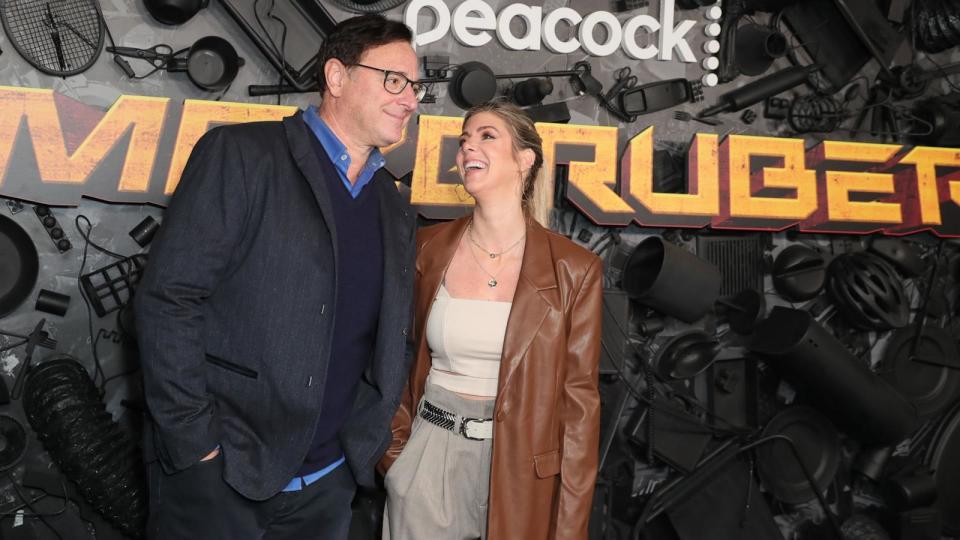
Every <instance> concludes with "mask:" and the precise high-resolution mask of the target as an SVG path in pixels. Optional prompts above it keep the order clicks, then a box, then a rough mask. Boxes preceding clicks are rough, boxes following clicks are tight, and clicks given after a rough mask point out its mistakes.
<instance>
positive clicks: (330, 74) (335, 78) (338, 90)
mask: <svg viewBox="0 0 960 540" xmlns="http://www.w3.org/2000/svg"><path fill="white" fill-rule="evenodd" d="M323 76H324V80H326V82H327V91H328V92H330V95H332V96H333V97H340V96H341V95H343V85H344V83H345V82H346V78H347V66H345V65H343V62H341V61H340V60H337V59H336V58H331V59H329V60H327V61H326V63H325V64H323Z"/></svg>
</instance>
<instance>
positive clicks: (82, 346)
mask: <svg viewBox="0 0 960 540" xmlns="http://www.w3.org/2000/svg"><path fill="white" fill-rule="evenodd" d="M364 11H379V12H383V13H384V14H386V15H387V16H389V17H392V18H396V19H405V20H406V21H407V22H408V24H410V25H411V26H415V27H416V30H417V35H418V44H417V51H418V54H419V55H420V56H421V59H422V61H423V69H424V71H423V73H421V76H422V77H423V78H427V79H431V80H433V81H434V82H433V83H432V84H431V86H430V91H429V95H428V97H427V99H426V100H425V102H424V104H423V105H422V106H421V109H420V114H421V115H430V116H437V117H444V116H445V117H458V116H461V115H462V113H463V109H465V108H467V107H469V106H470V105H471V104H473V103H477V102H482V101H485V100H487V99H491V98H494V97H503V98H506V99H511V100H514V101H515V102H517V103H518V104H520V105H522V106H524V107H527V108H528V110H529V111H530V112H531V114H532V115H534V116H535V118H537V119H538V120H539V121H541V122H544V123H549V124H567V125H569V126H574V125H581V126H608V127H616V128H618V129H617V131H616V133H617V134H616V137H617V145H616V150H615V152H616V153H617V154H618V155H619V154H622V153H623V152H624V150H625V149H626V148H627V146H628V143H629V142H630V141H631V140H632V139H634V138H635V137H636V136H637V135H638V134H640V133H641V132H642V131H643V130H645V129H647V128H649V127H654V128H655V135H654V151H653V159H652V167H653V183H654V189H655V190H656V191H657V192H661V193H687V192H688V191H689V190H691V189H692V187H691V186H692V184H695V183H696V182H694V181H693V180H692V175H691V172H690V171H691V169H688V166H690V163H688V158H687V153H688V150H689V149H690V145H691V141H693V139H694V136H695V135H696V134H698V133H700V134H715V135H717V136H718V137H719V139H718V140H720V141H723V140H726V139H727V138H728V137H730V136H763V137H784V138H795V139H801V140H802V141H803V146H804V148H805V149H807V150H809V149H812V148H815V147H816V146H817V145H818V144H819V143H821V142H822V141H824V140H831V141H858V142H867V143H883V144H887V145H891V146H890V147H891V148H892V147H893V146H894V145H905V148H909V147H911V146H913V145H924V146H931V147H960V77H956V76H954V74H960V49H958V47H957V46H958V44H960V4H957V2H955V1H954V0H923V1H921V0H914V1H912V2H911V1H910V0H720V1H719V2H714V1H710V0H637V1H630V0H548V1H546V2H523V3H517V2H511V1H500V0H471V1H468V2H455V1H452V0H444V1H440V0H406V1H405V0H379V1H370V0H366V1H364V0H330V1H329V2H327V1H319V0H6V1H4V2H0V21H2V24H3V32H2V34H0V49H2V53H0V85H2V86H0V203H2V204H0V370H2V376H0V383H3V384H0V538H2V539H47V538H62V539H68V538H69V539H74V538H75V539H88V538H101V539H103V538H107V539H109V538H122V537H131V538H136V537H139V536H141V534H142V527H143V523H144V519H145V513H146V504H147V501H146V493H145V490H144V486H143V477H142V470H141V466H142V463H141V461H140V456H139V449H138V445H139V440H140V434H139V429H140V417H141V415H142V412H143V405H142V398H141V391H140V384H139V375H138V369H139V360H138V355H137V351H136V344H135V338H134V331H133V328H132V324H131V317H130V312H129V300H130V297H131V295H132V294H134V292H135V289H136V284H137V280H138V278H139V274H140V272H141V271H142V269H143V268H144V267H145V265H147V264H149V244H150V240H151V238H152V235H153V234H154V233H155V232H156V230H157V229H158V228H159V227H162V223H163V208H162V207H163V201H164V200H165V197H167V196H168V195H169V190H168V189H167V188H168V187H169V186H170V184H169V182H168V180H169V178H168V177H169V176H171V172H170V171H171V170H173V171H174V172H175V171H176V169H175V167H176V163H177V162H178V159H181V158H182V157H184V156H182V155H180V154H181V153H182V151H183V148H184V147H183V146H182V145H181V144H180V143H181V142H182V139H183V138H184V137H185V136H184V133H187V132H188V131H189V130H190V129H194V130H196V129H198V128H196V125H200V128H199V132H198V133H202V132H203V130H205V129H207V127H209V126H210V125H215V124H217V123H223V122H234V121H240V120H243V119H258V118H266V117H271V118H274V117H280V116H283V115H285V114H289V113H290V111H292V110H294V108H296V107H301V108H302V107H304V106H306V105H308V104H310V103H316V102H317V101H318V97H317V95H316V93H315V92H313V87H314V82H313V81H314V77H315V75H316V69H317V65H316V60H315V55H316V51H317V48H318V47H319V46H320V44H321V43H322V41H323V37H324V35H325V32H327V31H328V30H329V28H330V26H332V25H333V24H335V22H336V21H338V20H342V19H343V18H346V17H349V16H351V15H352V14H353V13H357V12H364ZM51 90H52V92H51ZM131 97H136V99H135V100H134V99H131ZM134 101H135V102H136V107H134V108H132V109H130V110H127V109H123V108H122V107H121V105H123V106H124V107H126V106H129V104H130V103H131V102H134ZM237 104H245V105H244V106H243V107H240V108H238V107H237ZM161 105H162V106H163V107H164V109H162V111H161V112H160V113H158V114H159V116H156V118H157V119H158V120H157V121H156V122H153V121H152V120H150V119H151V118H154V117H151V116H150V114H147V113H149V111H151V110H154V109H151V107H160V106H161ZM137 107H139V108H137ZM131 110H132V111H134V112H130V111H131ZM198 110H203V111H206V112H205V114H207V116H206V117H204V120H203V122H200V123H199V124H198V123H196V122H195V123H190V122H188V121H187V120H185V119H187V118H188V115H189V114H196V113H197V111H198ZM107 111H110V112H109V114H108V113H107ZM123 111H127V112H126V113H124V112H123ZM237 111H240V112H239V113H238V112H237ZM114 113H115V114H114ZM123 114H127V115H128V117H132V118H133V120H130V119H129V118H128V119H126V120H123V121H122V122H119V123H118V121H117V120H116V119H117V118H118V117H120V118H121V119H123V118H125V117H123V116H122V115H123ZM178 115H179V116H180V118H179V124H178V122H177V120H178ZM191 122H192V121H191ZM51 126H53V128H51ZM48 128H49V129H48ZM54 128H55V129H54ZM589 133H590V132H587V135H586V137H587V138H588V139H589V136H590V135H589ZM51 141H52V142H51ZM144 141H146V142H144ZM581 142H582V141H581ZM587 142H589V141H587ZM587 146H589V145H587ZM186 148H187V150H189V145H187V146H186ZM440 148H441V150H443V151H444V152H446V151H447V150H448V149H446V147H445V146H443V145H440ZM416 149H417V126H416V125H415V126H411V130H410V131H409V132H408V135H407V139H406V140H405V141H404V142H403V143H401V144H400V145H398V147H397V148H395V149H392V150H391V152H390V153H389V154H388V155H387V159H388V168H389V169H390V170H391V172H393V173H394V175H395V176H396V177H397V178H398V181H399V182H401V189H402V190H403V191H404V192H405V193H411V192H412V191H411V189H410V187H409V186H410V185H411V175H410V174H409V173H410V171H411V170H412V168H413V165H414V163H415V161H416V159H417V157H416V154H417V151H416ZM145 151H146V153H147V154H150V155H151V156H153V158H152V159H154V161H152V162H150V163H148V164H147V166H146V167H138V166H133V165H131V163H134V162H135V160H134V161H131V156H134V157H137V156H143V155H145ZM150 152H152V153H150ZM561 154H562V155H563V156H566V157H564V158H563V159H561V158H560V157H558V159H557V163H556V166H555V167H554V175H553V177H554V178H553V180H554V183H555V194H556V197H555V210H554V212H553V216H552V226H553V228H554V229H555V230H557V231H558V232H560V233H562V234H565V235H567V236H569V237H570V238H572V239H573V240H574V241H576V242H578V243H579V244H581V245H583V246H585V247H587V248H589V249H591V250H593V251H595V252H596V253H598V254H600V255H601V256H602V257H603V258H604V261H605V268H606V275H605V288H606V291H605V295H604V296H605V298H604V300H605V301H604V311H603V358H602V365H601V373H600V384H601V397H602V402H603V408H602V417H603V420H602V421H603V424H602V429H601V439H602V440H601V467H600V474H599V478H598V484H597V491H596V497H595V500H594V510H593V517H592V519H591V531H590V537H591V539H593V540H599V539H639V538H647V539H680V540H693V539H707V538H709V539H711V540H717V539H752V538H756V539H769V538H784V539H822V538H849V539H867V538H876V539H885V538H891V539H896V538H900V539H910V540H913V539H928V538H929V539H938V538H956V537H960V467H958V464H957V463H958V462H957V459H956V457H957V456H960V354H958V342H957V336H958V335H960V316H958V314H960V294H958V293H960V244H957V243H956V241H955V240H951V239H945V238H942V237H941V236H938V235H935V234H932V233H930V232H929V231H925V230H914V229H911V230H906V231H904V230H900V231H896V230H888V231H887V232H894V233H900V234H883V227H882V226H877V227H875V228H874V230H875V231H876V233H874V234H837V233H826V232H816V231H815V232H810V231H806V232H805V231H802V230H800V227H785V228H784V227H780V228H778V227H770V226H769V223H757V224H756V225H757V226H755V227H747V226H745V227H741V229H752V230H731V229H721V228H719V227H718V228H709V227H708V228H651V227H641V226H639V225H637V224H630V225H627V226H602V225H599V224H598V223H609V221H607V220H605V219H603V217H604V216H603V215H602V212H598V211H596V209H590V208H585V207H584V206H583V205H581V204H575V203H576V200H577V199H576V197H572V196H570V194H569V193H568V192H567V190H568V189H574V188H572V187H571V185H572V182H570V181H569V178H570V177H571V176H572V175H573V169H574V167H575V165H573V162H574V161H580V162H591V160H597V161H598V162H599V155H600V154H601V150H600V149H599V147H596V148H594V149H592V150H591V149H590V148H586V149H585V148H583V147H578V146H577V144H576V141H564V142H563V143H562V144H558V146H557V156H561ZM444 155H446V154H444ZM178 156H179V157H178ZM448 158H449V159H448ZM761 161H762V160H761ZM768 161H769V160H768ZM775 161H776V160H773V161H772V162H771V163H773V164H774V166H775ZM451 163H452V153H451V154H450V156H447V157H445V158H442V159H441V161H440V165H439V170H440V172H439V173H438V174H439V176H440V179H439V183H440V185H443V184H445V183H446V185H447V187H451V186H452V182H454V180H452V179H451V178H450V176H449V175H448V174H447V173H446V172H445V170H446V168H448V167H447V166H449V165H450V164H451ZM953 163H954V165H952V166H947V165H941V166H940V167H939V168H938V173H943V174H945V175H947V176H948V177H949V176H950V175H951V174H954V175H955V173H956V171H957V169H958V167H960V163H958V162H957V161H956V159H954V162H953ZM761 164H766V165H770V163H766V162H763V163H761ZM181 165H182V164H181ZM615 168H616V167H615V166H614V169H615ZM620 174H621V175H622V174H623V170H621V171H620ZM614 175H616V171H614ZM174 176H175V175H174ZM914 180H915V179H914ZM608 187H609V189H610V190H612V191H613V192H617V191H618V190H619V189H620V187H622V186H620V185H618V184H616V183H614V184H611V185H610V186H608ZM766 189H767V190H768V191H771V192H774V193H776V192H777V188H766ZM861 189H864V190H865V191H867V188H866V187H865V186H861ZM853 191H857V190H853ZM869 191H873V194H872V195H871V194H870V193H863V192H861V193H859V195H858V194H853V195H851V196H850V201H857V202H863V203H869V202H880V201H885V200H888V199H887V197H888V196H889V195H890V193H891V192H892V190H891V189H889V188H884V189H880V188H879V187H876V186H875V187H874V188H872V189H870V190H869ZM780 192H786V195H784V196H788V197H789V196H790V194H789V192H790V190H789V189H782V188H781V189H780ZM877 192H881V193H884V194H886V195H878V194H877ZM781 195H783V193H781ZM938 201H939V202H941V203H943V206H944V209H943V215H944V218H946V219H947V221H949V220H950V218H951V217H952V216H956V208H955V206H956V205H955V203H953V202H952V201H951V199H950V197H949V196H947V195H944V196H942V197H940V198H939V199H938ZM147 203H150V204H147ZM441 206H442V205H441ZM422 210H424V212H423V214H424V220H423V221H424V222H427V221H429V219H427V218H436V217H450V216H452V215H456V214H458V213H462V212H463V211H464V209H463V206H462V205H456V204H455V205H452V207H451V208H447V209H446V211H438V209H437V206H436V205H433V206H430V205H426V206H424V207H423V208H422ZM441 210H442V209H441ZM441 214H442V216H441ZM772 229H783V230H776V231H773V230H772ZM834 230H837V229H834ZM860 230H862V229H860ZM948 232H950V231H948ZM904 233H910V234H904ZM952 235H953V236H956V235H960V229H957V230H955V231H952ZM945 236H951V235H945ZM951 458H952V459H951ZM355 507H356V519H355V527H354V530H353V531H352V533H351V536H352V537H353V538H374V537H379V536H378V535H377V534H376V529H377V527H378V524H379V520H380V516H379V512H380V509H381V507H382V494H381V493H377V492H371V493H362V494H361V495H360V496H359V497H358V499H357V502H356V505H355Z"/></svg>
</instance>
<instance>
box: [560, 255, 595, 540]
mask: <svg viewBox="0 0 960 540" xmlns="http://www.w3.org/2000/svg"><path fill="white" fill-rule="evenodd" d="M602 271H603V264H602V262H601V260H600V259H599V258H595V259H594V260H593V262H592V263H591V264H590V267H589V268H588V269H587V272H586V276H585V277H584V280H583V283H582V284H581V286H580V290H579V291H578V293H577V296H576V298H575V300H574V302H573V304H572V306H571V308H570V315H569V317H570V321H569V331H568V335H567V351H566V362H567V370H566V377H565V380H564V383H563V392H564V396H563V402H562V410H561V413H560V423H561V429H562V431H563V439H562V445H563V447H562V449H561V455H562V456H563V458H562V460H561V464H560V483H561V485H560V498H559V504H558V505H557V507H556V508H557V516H556V539H557V540H562V539H567V538H569V539H583V538H586V537H587V525H588V522H589V520H590V508H591V505H592V504H593V491H594V484H595V482H596V477H597V467H598V463H599V445H600V392H599V364H600V320H601V309H602V305H603V283H602Z"/></svg>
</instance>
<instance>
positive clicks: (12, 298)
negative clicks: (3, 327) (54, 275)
mask: <svg viewBox="0 0 960 540" xmlns="http://www.w3.org/2000/svg"><path fill="white" fill-rule="evenodd" d="M39 273H40V260H39V258H38V257H37V247H36V246H35V245H34V244H33V240H31V239H30V235H29V234H27V232H26V231H25V230H23V228H21V227H20V225H18V224H17V222H16V221H14V220H12V219H10V218H8V217H6V216H0V317H4V316H6V315H8V314H10V313H11V312H13V310H15V309H17V307H19V306H20V304H22V303H23V301H24V300H26V299H27V298H28V297H29V296H30V293H31V292H32V291H33V286H34V284H36V282H37V275H38V274H39Z"/></svg>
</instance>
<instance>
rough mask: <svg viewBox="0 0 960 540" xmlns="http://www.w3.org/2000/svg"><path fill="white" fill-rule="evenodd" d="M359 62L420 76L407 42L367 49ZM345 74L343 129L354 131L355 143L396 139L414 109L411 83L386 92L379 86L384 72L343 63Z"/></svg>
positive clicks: (383, 142)
mask: <svg viewBox="0 0 960 540" xmlns="http://www.w3.org/2000/svg"><path fill="white" fill-rule="evenodd" d="M360 63H361V64H364V65H366V66H370V67H372V68H379V69H385V70H390V71H394V72H397V73H400V74H402V75H403V76H405V77H407V78H408V79H410V80H413V81H416V80H418V79H419V78H420V77H419V75H418V70H417V55H416V53H414V52H413V47H411V46H410V44H409V43H404V42H401V41H397V42H394V43H388V44H386V45H381V46H379V47H373V48H370V49H367V50H366V51H365V52H364V53H363V55H362V56H361V57H360ZM347 68H348V70H349V75H348V76H347V77H346V80H345V81H344V88H343V90H344V92H343V94H342V100H341V103H342V105H343V107H344V108H345V110H344V111H343V112H344V113H345V114H344V115H343V116H342V118H346V119H347V120H348V121H349V122H350V124H351V125H350V126H349V127H347V126H344V127H345V128H346V129H350V130H354V132H355V133H356V135H357V142H359V143H361V144H365V145H370V146H376V147H384V146H388V145H391V144H393V143H395V142H397V141H399V140H400V137H401V136H402V134H403V128H404V126H406V124H407V121H408V120H410V116H411V115H412V114H413V113H414V111H416V109H417V98H416V96H415V95H414V92H413V88H411V85H409V84H408V85H407V86H406V88H404V89H403V91H402V92H400V93H399V94H392V93H390V92H388V91H387V90H386V89H385V88H384V86H383V80H384V76H385V75H384V73H383V72H381V71H377V70H375V69H368V68H364V67H359V66H347Z"/></svg>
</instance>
